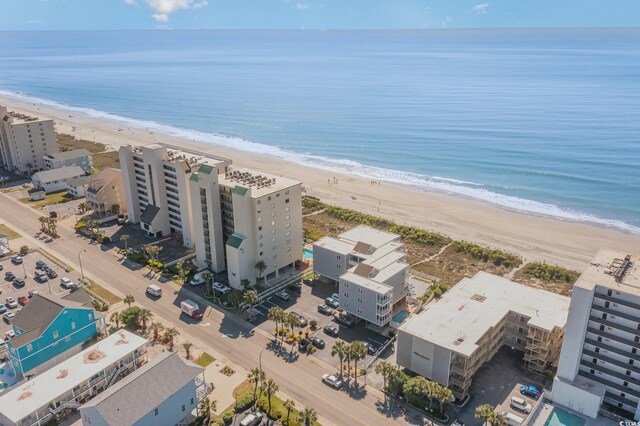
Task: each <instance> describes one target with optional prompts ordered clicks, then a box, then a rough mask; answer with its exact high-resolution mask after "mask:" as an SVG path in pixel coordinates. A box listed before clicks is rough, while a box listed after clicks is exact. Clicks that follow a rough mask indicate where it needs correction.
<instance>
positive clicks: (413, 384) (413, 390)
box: [403, 376, 429, 407]
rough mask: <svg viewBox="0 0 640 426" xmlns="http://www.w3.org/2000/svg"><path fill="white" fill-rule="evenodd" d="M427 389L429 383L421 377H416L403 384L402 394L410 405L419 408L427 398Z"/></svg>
mask: <svg viewBox="0 0 640 426" xmlns="http://www.w3.org/2000/svg"><path fill="white" fill-rule="evenodd" d="M428 389H429V381H428V380H427V379H425V378H424V377H422V376H416V377H412V378H410V379H409V380H407V383H405V384H404V387H403V392H404V395H405V396H406V397H407V401H408V402H409V403H410V404H413V405H415V406H417V407H420V405H421V403H422V402H423V400H424V398H426V396H427V392H428Z"/></svg>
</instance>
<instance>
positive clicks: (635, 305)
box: [593, 293, 640, 311]
mask: <svg viewBox="0 0 640 426" xmlns="http://www.w3.org/2000/svg"><path fill="white" fill-rule="evenodd" d="M593 297H594V298H596V299H601V300H606V301H609V302H611V303H617V304H618V305H622V306H626V307H627V308H632V309H637V310H639V311H640V304H638V303H633V302H629V301H627V300H624V299H616V298H615V297H613V296H607V295H606V294H600V293H596V294H594V295H593Z"/></svg>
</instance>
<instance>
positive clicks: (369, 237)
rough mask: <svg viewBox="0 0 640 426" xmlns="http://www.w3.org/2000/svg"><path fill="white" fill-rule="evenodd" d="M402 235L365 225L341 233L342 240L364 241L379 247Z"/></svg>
mask: <svg viewBox="0 0 640 426" xmlns="http://www.w3.org/2000/svg"><path fill="white" fill-rule="evenodd" d="M399 237H400V236H399V235H397V234H392V233H391V232H385V231H380V230H379V229H375V228H371V227H369V226H365V225H358V226H356V227H355V228H351V229H349V230H348V231H345V232H343V233H342V234H340V235H339V238H340V239H341V240H348V241H353V242H354V243H357V242H359V241H362V242H363V243H366V244H369V245H371V246H373V247H376V248H379V247H382V246H384V245H386V244H389V243H390V242H392V241H394V240H397V239H398V238H399Z"/></svg>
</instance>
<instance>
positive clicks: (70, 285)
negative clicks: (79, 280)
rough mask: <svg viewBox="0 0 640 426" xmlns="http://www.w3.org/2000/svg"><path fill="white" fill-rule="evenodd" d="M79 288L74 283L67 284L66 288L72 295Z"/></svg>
mask: <svg viewBox="0 0 640 426" xmlns="http://www.w3.org/2000/svg"><path fill="white" fill-rule="evenodd" d="M79 288H80V287H79V286H78V284H76V283H71V284H69V287H67V289H69V292H70V293H73V292H74V291H76V290H77V289H79Z"/></svg>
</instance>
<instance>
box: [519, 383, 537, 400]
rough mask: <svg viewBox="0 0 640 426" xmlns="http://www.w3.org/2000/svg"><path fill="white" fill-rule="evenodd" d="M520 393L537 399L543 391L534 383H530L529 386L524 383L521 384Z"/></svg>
mask: <svg viewBox="0 0 640 426" xmlns="http://www.w3.org/2000/svg"><path fill="white" fill-rule="evenodd" d="M520 393H521V394H523V395H527V396H531V397H533V398H536V399H537V398H540V394H541V393H542V392H540V389H538V388H537V387H535V386H533V385H529V386H527V385H522V386H520Z"/></svg>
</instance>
